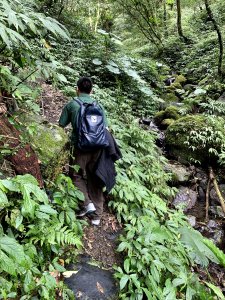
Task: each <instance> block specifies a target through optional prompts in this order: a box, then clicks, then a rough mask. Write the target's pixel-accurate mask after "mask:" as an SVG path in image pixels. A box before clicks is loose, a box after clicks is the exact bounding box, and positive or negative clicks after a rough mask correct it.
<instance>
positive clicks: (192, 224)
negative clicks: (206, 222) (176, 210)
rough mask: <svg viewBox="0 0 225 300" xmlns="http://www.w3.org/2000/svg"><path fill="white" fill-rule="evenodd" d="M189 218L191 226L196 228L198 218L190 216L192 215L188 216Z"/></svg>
mask: <svg viewBox="0 0 225 300" xmlns="http://www.w3.org/2000/svg"><path fill="white" fill-rule="evenodd" d="M187 218H188V222H189V224H190V225H191V226H192V227H195V226H196V217H195V216H190V215H188V216H187Z"/></svg>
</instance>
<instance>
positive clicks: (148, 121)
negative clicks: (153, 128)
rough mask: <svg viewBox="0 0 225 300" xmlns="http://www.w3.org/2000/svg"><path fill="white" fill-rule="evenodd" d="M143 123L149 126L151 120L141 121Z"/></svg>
mask: <svg viewBox="0 0 225 300" xmlns="http://www.w3.org/2000/svg"><path fill="white" fill-rule="evenodd" d="M141 122H142V124H144V125H148V126H149V125H150V124H151V119H146V118H144V119H142V120H141Z"/></svg>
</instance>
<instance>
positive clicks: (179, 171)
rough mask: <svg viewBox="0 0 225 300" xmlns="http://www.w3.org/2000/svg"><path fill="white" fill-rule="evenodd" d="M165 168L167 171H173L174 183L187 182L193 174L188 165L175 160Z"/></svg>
mask: <svg viewBox="0 0 225 300" xmlns="http://www.w3.org/2000/svg"><path fill="white" fill-rule="evenodd" d="M165 170H166V171H167V172H170V173H172V181H173V183H179V184H180V183H184V182H187V181H188V180H189V179H190V177H191V175H192V171H190V170H189V169H188V168H187V167H186V166H183V165H181V164H180V163H178V162H173V161H171V162H169V163H167V164H166V166H165Z"/></svg>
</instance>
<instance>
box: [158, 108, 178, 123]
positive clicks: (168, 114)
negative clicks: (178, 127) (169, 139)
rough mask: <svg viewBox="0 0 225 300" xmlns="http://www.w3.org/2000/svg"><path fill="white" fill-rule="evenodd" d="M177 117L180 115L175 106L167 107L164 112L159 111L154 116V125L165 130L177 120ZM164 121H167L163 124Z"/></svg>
mask: <svg viewBox="0 0 225 300" xmlns="http://www.w3.org/2000/svg"><path fill="white" fill-rule="evenodd" d="M179 117H180V115H179V112H178V108H177V107H175V106H168V107H167V108H166V109H165V110H161V111H159V112H157V113H156V114H155V116H154V121H155V123H156V125H158V126H160V125H162V127H163V128H166V127H168V126H169V125H171V124H172V123H173V122H174V120H177V119H179ZM164 120H167V121H165V122H164ZM163 122H164V123H163Z"/></svg>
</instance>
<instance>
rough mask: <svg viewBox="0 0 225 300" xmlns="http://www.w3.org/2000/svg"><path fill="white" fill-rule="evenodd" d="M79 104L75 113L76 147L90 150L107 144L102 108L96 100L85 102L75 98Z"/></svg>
mask: <svg viewBox="0 0 225 300" xmlns="http://www.w3.org/2000/svg"><path fill="white" fill-rule="evenodd" d="M75 101H76V102H77V103H78V104H79V105H80V110H79V112H78V114H77V119H76V128H77V137H78V142H77V147H78V148H79V149H80V150H82V151H92V150H97V149H100V148H105V147H107V146H108V145H109V142H108V140H107V138H106V128H105V124H104V116H103V111H102V108H101V107H100V106H99V105H98V103H97V102H95V101H94V102H93V103H85V102H82V101H81V100H80V99H75Z"/></svg>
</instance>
